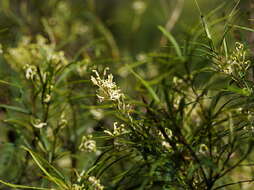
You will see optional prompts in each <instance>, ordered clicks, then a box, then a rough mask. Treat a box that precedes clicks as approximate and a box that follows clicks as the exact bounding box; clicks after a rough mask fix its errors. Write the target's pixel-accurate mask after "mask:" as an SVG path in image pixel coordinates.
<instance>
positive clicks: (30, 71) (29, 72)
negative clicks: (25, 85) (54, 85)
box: [25, 65, 36, 80]
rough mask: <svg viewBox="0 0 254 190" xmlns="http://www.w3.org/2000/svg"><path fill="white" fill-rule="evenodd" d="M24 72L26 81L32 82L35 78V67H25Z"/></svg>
mask: <svg viewBox="0 0 254 190" xmlns="http://www.w3.org/2000/svg"><path fill="white" fill-rule="evenodd" d="M25 70H26V73H25V75H26V79H27V80H30V79H31V80H33V79H35V76H36V67H35V66H33V65H26V66H25Z"/></svg>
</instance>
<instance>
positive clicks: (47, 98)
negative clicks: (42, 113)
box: [44, 94, 51, 103]
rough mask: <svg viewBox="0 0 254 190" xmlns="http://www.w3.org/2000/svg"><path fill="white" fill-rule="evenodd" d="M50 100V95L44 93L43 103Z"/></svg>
mask: <svg viewBox="0 0 254 190" xmlns="http://www.w3.org/2000/svg"><path fill="white" fill-rule="evenodd" d="M50 100H51V96H50V95H49V94H46V96H45V98H44V103H49V101H50Z"/></svg>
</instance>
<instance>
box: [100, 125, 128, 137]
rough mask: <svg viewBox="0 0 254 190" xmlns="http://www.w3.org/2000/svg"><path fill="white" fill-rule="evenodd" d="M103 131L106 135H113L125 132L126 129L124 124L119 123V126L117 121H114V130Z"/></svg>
mask: <svg viewBox="0 0 254 190" xmlns="http://www.w3.org/2000/svg"><path fill="white" fill-rule="evenodd" d="M104 133H107V134H108V135H110V136H113V137H115V136H119V135H122V134H125V133H127V130H126V128H125V126H124V124H121V125H120V126H119V125H118V123H117V122H114V131H113V132H111V131H108V130H104Z"/></svg>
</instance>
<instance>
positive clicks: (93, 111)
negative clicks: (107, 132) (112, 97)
mask: <svg viewBox="0 0 254 190" xmlns="http://www.w3.org/2000/svg"><path fill="white" fill-rule="evenodd" d="M90 113H91V114H92V115H93V116H94V118H95V119H97V120H100V119H102V118H103V117H104V114H103V110H101V109H91V110H90Z"/></svg>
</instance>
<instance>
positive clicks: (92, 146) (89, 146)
mask: <svg viewBox="0 0 254 190" xmlns="http://www.w3.org/2000/svg"><path fill="white" fill-rule="evenodd" d="M91 138H92V135H88V136H83V137H82V141H81V143H80V146H79V149H80V150H81V151H84V152H96V141H94V140H92V139H91Z"/></svg>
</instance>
